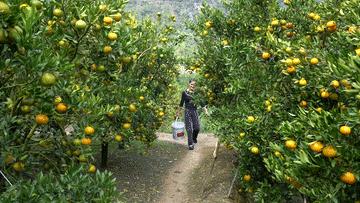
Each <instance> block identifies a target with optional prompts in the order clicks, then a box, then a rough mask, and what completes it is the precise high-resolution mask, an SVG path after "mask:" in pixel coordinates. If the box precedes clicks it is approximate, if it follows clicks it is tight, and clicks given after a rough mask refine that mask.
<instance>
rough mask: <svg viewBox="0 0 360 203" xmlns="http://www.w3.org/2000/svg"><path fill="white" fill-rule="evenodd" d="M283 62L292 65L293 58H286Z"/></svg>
mask: <svg viewBox="0 0 360 203" xmlns="http://www.w3.org/2000/svg"><path fill="white" fill-rule="evenodd" d="M285 63H286V65H288V66H292V65H293V60H292V59H286V60H285Z"/></svg>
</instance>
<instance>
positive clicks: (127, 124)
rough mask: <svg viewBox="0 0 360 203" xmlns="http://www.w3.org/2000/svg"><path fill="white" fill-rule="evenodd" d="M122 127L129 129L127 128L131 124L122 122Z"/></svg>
mask: <svg viewBox="0 0 360 203" xmlns="http://www.w3.org/2000/svg"><path fill="white" fill-rule="evenodd" d="M122 127H123V128H124V129H129V128H131V124H130V123H124V124H123V126H122Z"/></svg>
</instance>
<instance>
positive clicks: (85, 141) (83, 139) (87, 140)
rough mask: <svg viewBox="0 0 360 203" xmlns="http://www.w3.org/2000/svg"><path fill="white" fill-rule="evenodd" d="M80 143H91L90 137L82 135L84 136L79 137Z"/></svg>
mask: <svg viewBox="0 0 360 203" xmlns="http://www.w3.org/2000/svg"><path fill="white" fill-rule="evenodd" d="M81 144H82V145H90V144H91V139H90V138H87V137H84V138H82V139H81Z"/></svg>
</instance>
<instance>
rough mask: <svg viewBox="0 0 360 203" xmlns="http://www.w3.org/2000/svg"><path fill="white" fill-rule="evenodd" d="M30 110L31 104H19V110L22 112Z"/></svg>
mask: <svg viewBox="0 0 360 203" xmlns="http://www.w3.org/2000/svg"><path fill="white" fill-rule="evenodd" d="M30 111H31V106H29V105H23V106H21V112H23V113H30Z"/></svg>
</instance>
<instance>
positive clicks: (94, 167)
mask: <svg viewBox="0 0 360 203" xmlns="http://www.w3.org/2000/svg"><path fill="white" fill-rule="evenodd" d="M88 172H89V173H95V172H96V166H95V165H94V164H90V165H89V169H88Z"/></svg>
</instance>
